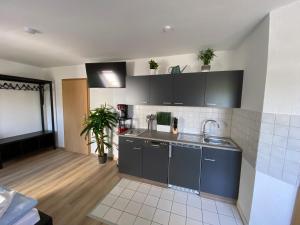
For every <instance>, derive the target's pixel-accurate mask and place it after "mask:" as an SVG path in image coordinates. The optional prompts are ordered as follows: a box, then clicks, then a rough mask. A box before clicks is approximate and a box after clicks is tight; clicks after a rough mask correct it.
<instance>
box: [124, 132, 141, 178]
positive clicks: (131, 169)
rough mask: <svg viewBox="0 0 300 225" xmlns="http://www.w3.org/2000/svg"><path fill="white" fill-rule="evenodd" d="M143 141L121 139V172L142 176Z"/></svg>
mask: <svg viewBox="0 0 300 225" xmlns="http://www.w3.org/2000/svg"><path fill="white" fill-rule="evenodd" d="M142 151H143V140H141V139H136V138H127V137H119V171H120V172H121V173H126V174H129V175H133V176H139V177H141V176H142Z"/></svg>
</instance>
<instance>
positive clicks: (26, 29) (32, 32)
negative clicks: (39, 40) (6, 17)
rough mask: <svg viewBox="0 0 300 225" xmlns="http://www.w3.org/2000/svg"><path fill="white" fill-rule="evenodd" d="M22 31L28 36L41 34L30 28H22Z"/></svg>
mask: <svg viewBox="0 0 300 225" xmlns="http://www.w3.org/2000/svg"><path fill="white" fill-rule="evenodd" d="M24 31H25V32H26V33H28V34H40V33H42V32H41V31H39V30H37V29H34V28H32V27H26V26H25V27H24Z"/></svg>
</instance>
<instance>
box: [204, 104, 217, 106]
mask: <svg viewBox="0 0 300 225" xmlns="http://www.w3.org/2000/svg"><path fill="white" fill-rule="evenodd" d="M206 105H207V106H216V105H217V104H215V103H206Z"/></svg>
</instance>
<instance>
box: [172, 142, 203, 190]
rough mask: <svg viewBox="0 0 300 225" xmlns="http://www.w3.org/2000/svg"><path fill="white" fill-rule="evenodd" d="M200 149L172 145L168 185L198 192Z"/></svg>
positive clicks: (197, 147)
mask: <svg viewBox="0 0 300 225" xmlns="http://www.w3.org/2000/svg"><path fill="white" fill-rule="evenodd" d="M200 163H201V148H200V147H199V146H187V145H185V146H183V145H172V150H171V154H170V166H169V184H171V185H175V186H179V187H185V188H189V189H193V190H197V191H199V190H200V188H199V185H200Z"/></svg>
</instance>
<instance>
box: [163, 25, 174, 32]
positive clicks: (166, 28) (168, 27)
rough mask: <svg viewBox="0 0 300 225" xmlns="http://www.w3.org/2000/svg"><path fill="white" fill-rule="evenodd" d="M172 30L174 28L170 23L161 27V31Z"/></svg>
mask: <svg viewBox="0 0 300 225" xmlns="http://www.w3.org/2000/svg"><path fill="white" fill-rule="evenodd" d="M173 30H174V28H173V27H172V26H170V25H166V26H164V28H163V32H169V31H173Z"/></svg>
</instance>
